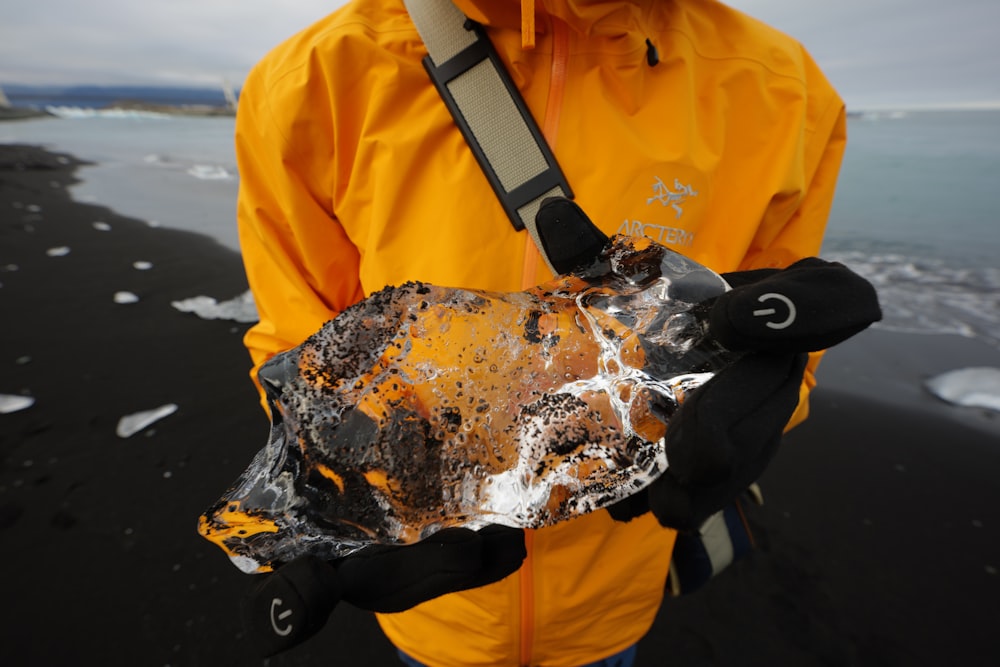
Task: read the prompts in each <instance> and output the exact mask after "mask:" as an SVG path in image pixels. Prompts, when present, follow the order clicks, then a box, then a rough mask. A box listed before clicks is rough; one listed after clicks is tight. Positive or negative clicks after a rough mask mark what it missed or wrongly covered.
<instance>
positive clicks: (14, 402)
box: [0, 394, 35, 415]
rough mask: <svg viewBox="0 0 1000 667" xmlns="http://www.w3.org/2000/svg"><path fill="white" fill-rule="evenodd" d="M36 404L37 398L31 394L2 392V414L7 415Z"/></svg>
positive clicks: (0, 401) (0, 406)
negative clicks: (20, 394)
mask: <svg viewBox="0 0 1000 667" xmlns="http://www.w3.org/2000/svg"><path fill="white" fill-rule="evenodd" d="M34 404H35V399H34V398H32V397H31V396H18V395H17V394H0V414H3V415H6V414H10V413H11V412H18V411H20V410H26V409H28V408H30V407H31V406H32V405H34Z"/></svg>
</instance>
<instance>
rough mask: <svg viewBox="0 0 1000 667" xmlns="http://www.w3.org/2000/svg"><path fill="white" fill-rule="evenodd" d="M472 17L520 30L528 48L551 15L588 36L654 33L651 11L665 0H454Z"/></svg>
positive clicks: (545, 29)
mask: <svg viewBox="0 0 1000 667" xmlns="http://www.w3.org/2000/svg"><path fill="white" fill-rule="evenodd" d="M453 2H454V3H455V5H456V6H457V7H458V8H459V9H461V10H462V12H464V13H465V15H466V16H468V17H469V18H470V19H472V20H474V21H476V22H478V23H482V24H483V25H488V26H492V27H495V28H502V29H509V30H520V31H521V42H522V45H523V46H524V47H525V48H531V47H532V46H534V41H535V39H534V36H535V34H536V33H539V34H544V33H545V32H546V31H547V30H548V26H549V24H550V22H551V21H550V19H551V18H555V19H559V20H561V21H564V22H565V23H566V24H567V25H569V27H570V28H571V29H573V30H574V31H576V32H578V33H580V34H582V35H586V36H604V37H618V36H622V35H624V34H626V33H631V32H639V33H644V34H645V35H647V36H648V35H649V34H651V31H652V27H653V26H652V25H651V23H652V22H653V20H652V18H651V15H652V14H653V12H654V9H656V8H657V6H660V7H663V6H665V5H668V4H670V3H668V2H665V0H453Z"/></svg>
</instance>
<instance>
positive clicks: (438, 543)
mask: <svg viewBox="0 0 1000 667" xmlns="http://www.w3.org/2000/svg"><path fill="white" fill-rule="evenodd" d="M525 555H526V551H525V547H524V531H523V530H520V529H517V528H508V527H506V526H497V525H491V526H487V527H485V528H483V529H482V530H479V531H473V530H469V529H467V528H448V529H445V530H442V531H440V532H438V533H435V534H434V535H432V536H430V537H428V538H427V539H425V540H422V541H421V542H418V543H416V544H412V545H407V546H370V547H366V548H364V549H362V550H360V551H358V552H356V553H354V554H351V555H350V556H346V557H344V558H339V559H337V560H334V561H324V560H321V559H319V558H316V557H313V556H304V557H302V558H299V559H297V560H295V561H292V562H291V563H288V564H287V565H284V566H282V567H280V568H278V569H277V570H276V571H275V572H273V573H271V574H266V575H261V577H262V580H261V581H260V582H259V583H257V584H256V585H255V586H254V587H253V588H252V589H251V590H250V591H249V592H248V594H247V596H246V598H245V600H244V603H243V617H244V624H245V626H246V628H247V631H248V633H249V634H250V635H251V637H252V638H253V640H254V641H255V642H256V644H257V648H258V649H259V651H260V654H261V655H262V656H264V657H267V656H271V655H274V654H276V653H279V652H281V651H284V650H287V649H289V648H291V647H293V646H295V645H297V644H299V643H301V642H303V641H305V640H306V639H308V638H309V637H311V636H313V635H314V634H316V633H317V632H318V631H319V630H320V629H321V628H322V627H323V625H324V624H325V623H326V620H327V618H328V617H329V615H330V613H331V612H332V611H333V609H334V607H336V605H337V603H338V602H340V601H341V600H343V601H345V602H349V603H351V604H353V605H355V606H356V607H359V608H361V609H367V610H371V611H378V612H383V613H391V612H398V611H403V610H405V609H409V608H411V607H414V606H416V605H418V604H420V603H421V602H426V601H427V600H431V599H433V598H436V597H439V596H441V595H445V594H447V593H454V592H456V591H462V590H467V589H470V588H478V587H479V586H484V585H486V584H489V583H492V582H494V581H499V580H501V579H503V578H504V577H506V576H508V575H510V574H512V573H513V572H515V571H516V570H517V569H518V568H519V567H520V566H521V563H522V562H523V561H524V558H525Z"/></svg>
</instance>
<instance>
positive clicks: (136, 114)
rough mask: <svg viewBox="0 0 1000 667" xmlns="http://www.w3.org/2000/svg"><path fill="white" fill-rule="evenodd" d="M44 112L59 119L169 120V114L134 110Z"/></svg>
mask: <svg viewBox="0 0 1000 667" xmlns="http://www.w3.org/2000/svg"><path fill="white" fill-rule="evenodd" d="M45 110H46V111H48V112H49V113H50V114H52V115H53V116H58V117H59V118H155V119H169V118H170V114H165V113H159V112H157V111H139V110H136V109H91V108H88V107H70V106H47V107H45Z"/></svg>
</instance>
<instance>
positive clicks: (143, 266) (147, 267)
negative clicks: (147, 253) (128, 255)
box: [132, 261, 153, 271]
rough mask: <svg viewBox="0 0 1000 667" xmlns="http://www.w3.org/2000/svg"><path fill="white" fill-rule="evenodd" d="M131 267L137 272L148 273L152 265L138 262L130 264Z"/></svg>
mask: <svg viewBox="0 0 1000 667" xmlns="http://www.w3.org/2000/svg"><path fill="white" fill-rule="evenodd" d="M132 266H133V267H134V268H135V269H136V270H137V271H149V270H150V269H151V268H153V263H152V262H142V261H139V262H132Z"/></svg>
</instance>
